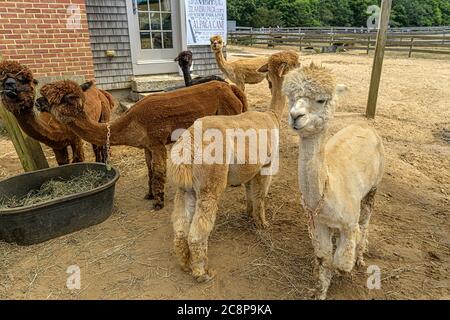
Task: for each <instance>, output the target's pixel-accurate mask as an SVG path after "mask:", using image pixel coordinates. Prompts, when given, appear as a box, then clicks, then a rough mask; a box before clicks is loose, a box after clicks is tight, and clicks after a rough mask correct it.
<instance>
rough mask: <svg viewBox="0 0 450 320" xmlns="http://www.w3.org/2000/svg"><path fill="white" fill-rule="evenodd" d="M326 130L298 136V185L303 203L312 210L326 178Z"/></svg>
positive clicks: (320, 196)
mask: <svg viewBox="0 0 450 320" xmlns="http://www.w3.org/2000/svg"><path fill="white" fill-rule="evenodd" d="M325 135H326V130H324V132H321V133H319V134H316V135H314V136H311V137H307V138H303V137H301V138H300V146H299V163H298V167H299V170H298V173H299V186H300V192H301V194H302V196H303V199H304V201H305V204H306V205H307V206H308V207H309V208H310V209H312V210H314V209H315V208H316V207H317V205H318V204H319V202H320V200H321V198H322V195H323V192H324V187H325V182H326V180H327V179H328V172H327V167H326V164H325Z"/></svg>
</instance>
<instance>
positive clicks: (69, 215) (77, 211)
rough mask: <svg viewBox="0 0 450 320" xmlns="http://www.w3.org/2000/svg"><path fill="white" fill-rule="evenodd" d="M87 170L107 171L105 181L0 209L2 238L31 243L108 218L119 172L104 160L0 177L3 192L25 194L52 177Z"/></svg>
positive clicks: (12, 194) (80, 172)
mask: <svg viewBox="0 0 450 320" xmlns="http://www.w3.org/2000/svg"><path fill="white" fill-rule="evenodd" d="M86 170H95V171H104V172H106V182H105V183H104V184H102V185H101V186H100V187H98V188H95V189H92V190H90V191H87V192H81V193H77V194H73V195H70V196H66V197H62V198H58V199H54V200H50V201H46V202H42V203H39V204H35V205H31V206H26V207H18V208H11V209H0V240H4V241H6V242H10V243H17V244H19V245H31V244H36V243H40V242H43V241H46V240H49V239H53V238H56V237H59V236H62V235H65V234H68V233H71V232H74V231H77V230H81V229H83V228H87V227H89V226H93V225H95V224H98V223H100V222H103V221H105V220H106V219H108V217H109V216H110V215H111V213H112V209H113V203H114V191H115V185H116V182H117V180H118V179H119V172H118V171H117V170H116V169H114V168H111V170H110V171H108V170H107V169H106V165H104V164H101V163H78V164H70V165H65V166H60V167H55V168H50V169H44V170H39V171H34V172H29V173H24V174H21V175H17V176H14V177H11V178H8V179H5V180H3V181H0V195H3V196H6V197H13V196H15V197H19V198H20V197H23V196H25V195H27V193H28V192H29V191H30V190H33V189H39V188H40V187H41V185H42V184H43V183H44V182H46V181H49V180H51V179H62V180H68V179H70V178H71V177H73V176H77V175H81V174H83V172H85V171H86Z"/></svg>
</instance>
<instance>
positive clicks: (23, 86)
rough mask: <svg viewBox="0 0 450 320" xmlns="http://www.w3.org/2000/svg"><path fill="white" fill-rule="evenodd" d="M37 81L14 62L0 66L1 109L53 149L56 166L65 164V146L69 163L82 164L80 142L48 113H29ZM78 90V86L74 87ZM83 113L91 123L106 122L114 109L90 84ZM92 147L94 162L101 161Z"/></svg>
mask: <svg viewBox="0 0 450 320" xmlns="http://www.w3.org/2000/svg"><path fill="white" fill-rule="evenodd" d="M36 85H37V81H36V80H35V79H34V77H33V74H32V72H31V70H30V69H29V68H28V67H26V66H24V65H21V64H20V63H18V62H16V61H3V62H2V63H0V89H1V98H2V102H3V104H4V106H5V107H6V109H7V110H9V111H10V112H11V113H12V114H14V116H15V117H16V119H17V121H18V123H19V125H20V127H21V128H22V130H23V131H25V133H26V134H27V135H29V136H30V137H32V138H33V139H35V140H37V141H39V142H42V143H44V144H45V145H47V146H49V147H50V148H52V149H53V152H54V153H55V158H56V161H57V163H58V164H59V165H64V164H68V163H69V162H70V161H69V153H68V148H67V147H68V146H70V147H71V148H72V153H73V157H72V162H83V161H84V151H83V142H82V140H81V139H80V138H79V137H78V136H77V135H76V134H75V133H73V132H72V130H70V128H69V127H68V126H66V125H65V124H62V123H61V122H59V121H58V120H57V119H56V118H55V117H54V116H52V115H51V114H49V113H46V112H44V113H36V112H35V110H34V109H33V107H34V103H35V102H34V99H35V96H36ZM77 86H78V85H77ZM85 87H86V92H85V93H84V94H83V99H84V100H86V112H87V114H88V116H89V118H90V119H92V120H93V121H97V122H98V121H109V118H110V114H111V109H112V108H113V107H114V104H115V103H114V100H113V98H112V96H111V95H110V94H109V93H107V92H104V91H102V90H99V89H97V88H96V87H95V86H94V85H92V83H90V85H85ZM93 147H94V152H95V158H96V161H98V162H101V161H103V160H104V159H103V155H102V147H97V146H93Z"/></svg>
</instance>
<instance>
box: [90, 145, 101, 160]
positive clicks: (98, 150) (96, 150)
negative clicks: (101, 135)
mask: <svg viewBox="0 0 450 320" xmlns="http://www.w3.org/2000/svg"><path fill="white" fill-rule="evenodd" d="M92 150H94V155H95V162H103V154H102V147H99V146H97V145H95V144H93V145H92Z"/></svg>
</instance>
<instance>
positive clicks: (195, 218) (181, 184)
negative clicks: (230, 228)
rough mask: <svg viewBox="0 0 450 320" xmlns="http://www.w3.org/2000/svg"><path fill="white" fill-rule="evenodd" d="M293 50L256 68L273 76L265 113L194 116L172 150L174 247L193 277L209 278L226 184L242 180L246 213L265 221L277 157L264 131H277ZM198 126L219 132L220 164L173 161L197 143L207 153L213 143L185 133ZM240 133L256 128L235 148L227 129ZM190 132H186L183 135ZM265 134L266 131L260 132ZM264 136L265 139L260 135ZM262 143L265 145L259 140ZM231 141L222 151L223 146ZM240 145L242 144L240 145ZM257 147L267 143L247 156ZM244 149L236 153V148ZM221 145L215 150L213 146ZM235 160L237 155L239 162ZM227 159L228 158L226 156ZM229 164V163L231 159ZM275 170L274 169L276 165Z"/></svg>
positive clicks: (294, 59) (295, 60)
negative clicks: (212, 243) (210, 247)
mask: <svg viewBox="0 0 450 320" xmlns="http://www.w3.org/2000/svg"><path fill="white" fill-rule="evenodd" d="M298 65H299V63H298V55H297V54H296V53H295V52H281V53H277V54H274V55H272V56H271V57H270V59H269V61H268V64H265V65H263V66H262V67H261V68H260V70H261V71H263V72H269V78H270V81H272V84H273V86H272V100H271V104H270V109H269V110H268V111H266V112H257V111H249V112H246V113H245V114H241V115H238V116H229V117H222V116H210V117H204V118H202V119H199V120H197V121H196V122H195V123H194V125H193V126H191V127H190V128H189V131H187V132H185V135H183V137H182V138H181V139H180V140H178V141H177V143H176V144H175V145H174V147H173V149H172V154H171V158H170V161H169V169H168V172H169V173H168V176H169V178H170V179H171V180H172V181H174V182H175V184H176V185H177V186H178V190H177V194H176V197H175V208H174V211H173V214H172V221H173V227H174V233H175V239H174V249H175V253H176V255H177V256H178V258H179V260H180V263H181V266H182V268H183V269H184V270H185V271H192V274H193V276H194V277H195V278H196V279H197V280H198V281H199V282H203V281H208V280H210V279H211V278H212V272H210V271H208V267H207V247H208V237H209V234H210V232H211V230H212V228H213V226H214V221H215V217H216V212H217V204H218V201H219V198H220V196H221V194H222V193H223V192H224V191H225V188H226V187H227V186H228V185H233V186H238V185H241V184H245V187H246V192H247V213H248V214H249V215H251V216H252V217H253V218H254V221H255V223H256V225H257V226H258V227H260V228H263V227H266V226H267V225H268V223H267V221H266V218H265V210H264V199H265V198H266V196H267V193H268V190H269V187H270V183H271V179H272V174H274V173H276V172H270V168H271V166H272V165H275V163H273V162H276V161H277V160H278V159H277V158H276V157H277V156H278V154H277V152H278V141H277V140H276V139H275V140H272V139H271V138H269V137H268V136H269V133H271V132H272V131H275V132H276V133H277V134H278V131H279V126H280V117H281V113H282V111H283V109H284V107H285V105H286V98H285V97H284V96H283V94H282V92H281V88H282V83H283V78H284V75H285V74H286V73H287V72H288V71H289V70H291V69H293V68H295V67H298ZM200 125H201V127H202V128H200V133H201V134H211V133H212V132H213V131H214V130H215V132H218V133H219V134H220V135H219V136H221V137H224V138H223V140H222V141H220V142H219V143H218V141H217V140H216V139H218V138H217V137H216V139H214V143H218V144H219V146H220V148H217V149H216V154H215V156H216V155H217V153H220V154H219V155H220V156H222V157H223V158H222V159H226V160H225V162H223V163H211V162H210V163H211V164H208V163H206V160H205V159H206V158H205V159H201V160H204V161H201V162H197V163H199V164H197V163H196V162H194V163H193V164H180V163H175V160H174V159H177V158H178V157H180V153H181V151H182V150H186V149H187V148H189V147H191V152H189V154H188V158H189V160H194V161H195V160H196V159H195V148H197V147H198V146H199V144H202V150H204V151H205V152H206V150H208V148H209V147H210V146H211V145H212V143H207V142H205V141H203V140H201V141H200V142H199V141H198V140H195V139H194V143H192V141H191V140H190V139H185V138H186V137H195V135H196V132H195V131H196V130H197V129H196V128H199V127H200ZM236 129H239V130H242V132H249V131H247V130H252V129H253V131H250V132H255V133H256V135H255V137H257V142H256V140H253V141H254V142H253V143H250V140H251V139H250V138H248V139H245V142H243V145H244V147H243V148H238V147H237V143H238V142H237V140H235V139H234V137H230V135H229V134H227V132H230V131H231V130H236ZM187 133H189V134H187ZM265 134H267V135H265ZM264 138H267V139H266V140H263V139H264ZM263 144H264V145H263ZM229 145H231V146H233V149H232V151H231V152H230V153H227V146H229ZM241 146H242V145H241ZM252 148H253V150H255V149H254V148H256V151H257V152H259V151H261V150H260V149H262V148H266V150H267V152H263V153H262V154H263V157H258V158H257V160H256V161H253V162H252V160H251V157H252V156H251V153H250V150H251V149H252ZM242 149H244V152H243V153H242V154H241V155H240V154H239V153H240V151H242ZM217 150H220V151H217ZM238 159H241V160H242V162H241V163H242V164H239V161H238ZM231 160H232V161H231ZM230 163H234V164H230ZM275 170H276V168H275Z"/></svg>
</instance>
